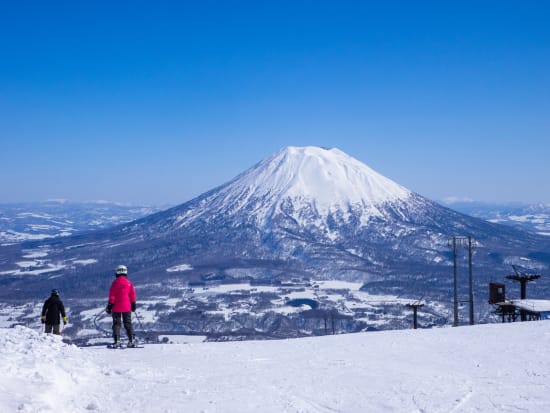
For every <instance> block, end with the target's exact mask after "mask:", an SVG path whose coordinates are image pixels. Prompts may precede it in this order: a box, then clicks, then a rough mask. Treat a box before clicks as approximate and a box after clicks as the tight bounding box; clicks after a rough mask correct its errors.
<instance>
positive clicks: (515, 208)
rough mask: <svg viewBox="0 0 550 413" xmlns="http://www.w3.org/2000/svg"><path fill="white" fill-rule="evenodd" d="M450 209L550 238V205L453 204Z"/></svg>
mask: <svg viewBox="0 0 550 413" xmlns="http://www.w3.org/2000/svg"><path fill="white" fill-rule="evenodd" d="M449 207H451V208H453V209H456V210H457V211H460V212H463V213H465V214H468V215H471V216H474V217H478V218H482V219H485V220H487V221H490V222H494V223H498V224H505V225H510V226H513V227H516V228H520V229H525V230H528V231H532V232H535V233H537V234H540V235H546V236H550V204H531V205H517V204H487V203H480V202H465V203H451V204H449Z"/></svg>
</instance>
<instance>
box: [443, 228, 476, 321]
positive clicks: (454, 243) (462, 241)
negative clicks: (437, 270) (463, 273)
mask: <svg viewBox="0 0 550 413" xmlns="http://www.w3.org/2000/svg"><path fill="white" fill-rule="evenodd" d="M475 244H476V241H475V239H474V238H473V237H471V236H468V237H456V236H455V237H452V238H450V239H449V242H448V245H449V246H450V247H452V249H453V274H454V278H453V280H454V320H453V327H457V326H458V275H457V265H456V256H457V247H458V246H459V245H464V246H466V247H467V248H468V293H469V304H470V325H473V324H474V286H473V285H474V282H473V274H472V255H473V249H474V246H475Z"/></svg>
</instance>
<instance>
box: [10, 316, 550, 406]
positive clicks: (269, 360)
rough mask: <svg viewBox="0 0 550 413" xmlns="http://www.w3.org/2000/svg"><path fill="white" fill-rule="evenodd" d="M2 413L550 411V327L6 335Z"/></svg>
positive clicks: (17, 330) (538, 324)
mask: <svg viewBox="0 0 550 413" xmlns="http://www.w3.org/2000/svg"><path fill="white" fill-rule="evenodd" d="M0 331H1V333H2V334H0V411H2V412H17V411H20V412H71V413H79V412H106V413H107V412H117V413H124V412H128V413H130V412H131V413H136V412H140V413H142V412H151V413H157V412H158V413H169V412H174V413H175V412H184V411H185V412H209V413H212V412H224V413H225V412H236V413H237V412H238V413H243V412H267V413H271V412H273V413H275V412H277V413H280V412H289V413H290V412H301V413H309V412H312V413H313V412H426V413H428V412H430V413H439V412H441V413H443V412H445V413H449V412H484V413H487V412H488V413H490V412H495V413H496V412H499V413H500V412H535V413H538V412H540V413H544V412H548V411H550V380H549V378H550V352H548V351H547V349H548V348H549V346H550V322H547V321H541V322H525V323H514V324H491V325H480V326H473V327H470V326H464V327H458V328H441V329H431V330H403V331H384V332H373V333H359V334H346V335H336V336H325V337H314V338H302V339H292V340H272V341H240V342H226V343H190V344H165V345H161V344H155V345H146V347H145V348H143V349H125V350H109V349H106V348H104V347H88V348H81V349H80V348H76V347H74V346H69V345H66V344H64V343H62V342H61V340H60V338H59V337H51V336H46V335H43V334H39V333H38V332H36V331H33V330H30V329H27V328H25V327H15V328H9V329H0Z"/></svg>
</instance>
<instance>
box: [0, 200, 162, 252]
mask: <svg viewBox="0 0 550 413" xmlns="http://www.w3.org/2000/svg"><path fill="white" fill-rule="evenodd" d="M160 210H161V208H157V207H152V206H129V205H120V204H116V203H113V202H106V201H98V202H70V201H66V200H51V201H45V202H26V203H8V204H0V244H1V243H16V242H22V241H31V240H42V239H46V238H54V237H60V236H69V235H73V234H78V233H82V232H86V231H93V230H97V229H103V228H109V227H113V226H115V225H119V224H122V223H125V222H130V221H133V220H136V219H138V218H142V217H144V216H146V215H150V214H153V213H155V212H158V211H160Z"/></svg>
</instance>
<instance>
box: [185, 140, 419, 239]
mask: <svg viewBox="0 0 550 413" xmlns="http://www.w3.org/2000/svg"><path fill="white" fill-rule="evenodd" d="M412 202H414V197H413V193H412V192H411V191H409V190H408V189H406V188H404V187H403V186H401V185H399V184H397V183H395V182H393V181H392V180H390V179H388V178H386V177H384V176H382V175H380V174H379V173H378V172H376V171H374V170H373V169H371V168H369V167H368V166H367V165H365V164H363V163H361V162H359V161H358V160H356V159H355V158H352V157H351V156H349V155H347V154H345V153H344V152H342V151H340V150H339V149H335V148H333V149H325V148H320V147H311V146H310V147H287V148H283V149H281V150H280V151H278V152H276V153H275V154H273V155H272V156H270V157H268V158H266V159H264V160H262V161H261V162H259V163H258V164H257V165H255V166H253V167H252V168H250V169H248V170H246V171H245V172H243V173H242V174H240V175H238V176H237V177H236V178H234V179H233V180H231V181H230V182H228V183H227V184H225V185H223V186H221V187H219V188H217V189H215V190H214V191H212V192H210V193H207V194H205V195H204V196H203V197H201V198H200V201H199V202H197V203H195V205H196V207H192V208H190V209H188V208H185V209H184V213H183V214H182V215H180V216H178V218H177V221H178V222H179V224H180V225H181V226H187V225H189V224H190V223H192V222H194V221H195V220H196V219H197V218H199V217H205V216H208V217H217V216H224V217H225V218H227V219H237V220H243V221H244V222H248V223H251V222H253V223H254V224H255V225H258V226H259V227H260V228H262V229H264V230H267V231H270V230H271V227H272V225H273V219H274V218H276V217H285V218H286V219H291V220H294V221H295V222H296V223H297V224H298V225H299V226H301V227H303V228H308V227H309V228H311V226H312V224H313V225H314V226H316V227H318V228H320V229H325V230H326V229H327V228H328V227H329V226H330V223H331V222H332V223H335V222H338V223H344V224H346V223H347V224H349V223H350V222H351V221H353V224H354V225H357V224H358V225H359V226H364V225H366V224H368V222H369V221H370V220H371V219H373V218H376V217H378V218H381V217H384V216H385V215H387V211H388V208H392V207H395V206H398V205H401V206H403V205H405V204H407V203H409V204H410V203H412ZM243 214H244V215H243ZM239 216H240V217H239Z"/></svg>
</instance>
